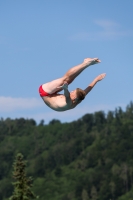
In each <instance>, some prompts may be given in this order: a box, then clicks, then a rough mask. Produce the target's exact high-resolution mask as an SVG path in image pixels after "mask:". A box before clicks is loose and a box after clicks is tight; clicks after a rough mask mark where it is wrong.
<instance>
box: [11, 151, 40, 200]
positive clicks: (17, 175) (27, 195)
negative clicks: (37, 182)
mask: <svg viewBox="0 0 133 200" xmlns="http://www.w3.org/2000/svg"><path fill="white" fill-rule="evenodd" d="M25 168H26V161H24V160H23V155H22V154H21V153H18V154H17V156H16V159H15V161H14V163H13V178H14V179H15V180H16V182H14V183H13V185H14V192H13V195H12V196H11V197H10V198H9V200H30V199H37V198H38V197H37V196H35V194H34V193H33V192H32V191H31V187H32V182H33V180H32V178H31V177H29V178H28V177H26V173H25Z"/></svg>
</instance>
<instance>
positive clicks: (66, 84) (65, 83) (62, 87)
mask: <svg viewBox="0 0 133 200" xmlns="http://www.w3.org/2000/svg"><path fill="white" fill-rule="evenodd" d="M57 88H61V89H68V83H67V82H66V81H65V82H64V84H63V85H61V86H59V87H57Z"/></svg>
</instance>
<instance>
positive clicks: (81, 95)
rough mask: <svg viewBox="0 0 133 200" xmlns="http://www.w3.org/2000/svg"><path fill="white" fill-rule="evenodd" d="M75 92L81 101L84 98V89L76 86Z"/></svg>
mask: <svg viewBox="0 0 133 200" xmlns="http://www.w3.org/2000/svg"><path fill="white" fill-rule="evenodd" d="M76 94H77V99H78V100H80V101H82V100H83V99H84V98H85V95H86V93H85V91H84V90H82V89H80V88H76Z"/></svg>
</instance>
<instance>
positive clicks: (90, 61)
mask: <svg viewBox="0 0 133 200" xmlns="http://www.w3.org/2000/svg"><path fill="white" fill-rule="evenodd" d="M100 62H101V60H99V59H98V58H85V59H84V63H85V64H86V65H87V66H89V65H94V64H97V63H100Z"/></svg>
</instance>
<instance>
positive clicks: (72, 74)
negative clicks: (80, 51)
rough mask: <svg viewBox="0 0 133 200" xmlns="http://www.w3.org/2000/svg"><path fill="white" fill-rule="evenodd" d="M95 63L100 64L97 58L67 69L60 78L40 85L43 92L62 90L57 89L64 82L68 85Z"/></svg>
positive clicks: (50, 92)
mask: <svg viewBox="0 0 133 200" xmlns="http://www.w3.org/2000/svg"><path fill="white" fill-rule="evenodd" d="M97 63H100V60H99V59H98V58H93V59H92V58H86V59H84V62H83V63H82V64H79V65H77V66H75V67H72V68H71V69H69V70H68V71H67V72H66V74H65V75H64V76H63V77H62V78H59V79H56V80H53V81H51V82H48V83H45V84H43V85H42V88H43V90H44V91H45V92H47V93H49V94H53V93H55V92H59V91H61V90H62V89H59V88H58V87H60V86H62V85H63V84H64V82H67V83H68V84H70V83H71V82H72V81H73V80H74V79H75V78H76V77H77V76H78V75H79V74H80V73H81V72H82V71H83V70H84V69H85V68H87V67H88V66H90V65H93V64H97Z"/></svg>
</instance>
